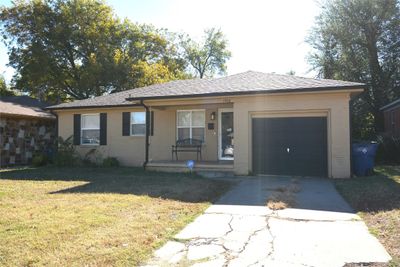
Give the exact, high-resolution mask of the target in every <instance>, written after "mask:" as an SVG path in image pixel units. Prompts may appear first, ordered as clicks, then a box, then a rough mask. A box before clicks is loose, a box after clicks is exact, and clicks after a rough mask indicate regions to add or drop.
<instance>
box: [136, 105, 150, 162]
mask: <svg viewBox="0 0 400 267" xmlns="http://www.w3.org/2000/svg"><path fill="white" fill-rule="evenodd" d="M139 105H140V106H142V107H144V109H145V110H146V141H145V146H144V147H145V153H144V162H143V168H144V169H146V166H147V163H148V162H149V146H150V143H149V136H150V111H149V107H148V106H147V105H146V104H145V103H144V101H143V99H141V100H140V104H139Z"/></svg>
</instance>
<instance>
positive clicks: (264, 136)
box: [252, 117, 328, 177]
mask: <svg viewBox="0 0 400 267" xmlns="http://www.w3.org/2000/svg"><path fill="white" fill-rule="evenodd" d="M327 147H328V145H327V119H326V117H292V118H291V117H284V118H253V119H252V151H253V155H252V157H253V172H254V173H256V174H273V175H296V176H321V177H326V176H328V171H327V168H328V164H327Z"/></svg>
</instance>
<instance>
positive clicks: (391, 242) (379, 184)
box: [335, 166, 400, 266]
mask: <svg viewBox="0 0 400 267" xmlns="http://www.w3.org/2000/svg"><path fill="white" fill-rule="evenodd" d="M375 170H376V171H377V175H375V176H371V177H360V178H353V179H347V180H335V184H336V188H337V189H338V191H339V192H340V193H341V194H342V195H343V197H344V198H345V199H346V200H347V201H348V202H349V203H350V205H351V206H352V207H353V208H354V209H355V210H356V211H358V212H359V215H360V216H361V217H362V218H363V220H364V221H365V223H366V224H367V226H368V227H369V230H370V232H371V233H373V234H374V235H375V236H376V237H377V238H378V239H379V241H380V242H381V243H382V244H383V245H384V247H385V248H386V250H387V251H388V253H389V254H390V255H391V256H392V258H393V260H392V262H391V263H389V264H381V265H373V266H400V242H399V240H400V168H399V166H383V167H378V168H376V169H375ZM354 266H356V265H354Z"/></svg>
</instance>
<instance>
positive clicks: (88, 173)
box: [0, 167, 231, 203]
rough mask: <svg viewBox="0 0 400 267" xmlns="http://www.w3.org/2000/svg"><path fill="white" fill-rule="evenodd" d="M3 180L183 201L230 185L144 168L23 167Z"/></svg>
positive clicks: (210, 197)
mask: <svg viewBox="0 0 400 267" xmlns="http://www.w3.org/2000/svg"><path fill="white" fill-rule="evenodd" d="M0 179H9V180H33V181H83V182H88V183H84V184H82V185H78V186H74V187H71V188H66V189H62V190H59V191H54V192H50V194H68V193H100V194H101V193H116V194H132V195H140V196H141V195H146V196H150V197H155V198H163V199H172V200H179V201H184V202H193V203H197V202H206V201H211V202H213V201H215V200H216V199H217V198H218V197H219V196H220V195H221V194H222V193H223V192H226V191H227V190H228V189H229V187H230V185H231V184H230V183H228V182H225V181H213V180H208V179H202V178H200V177H198V176H196V175H194V174H188V173H186V174H185V173H162V172H151V171H144V170H143V169H142V168H123V167H119V168H56V167H42V168H21V169H15V170H5V171H4V170H3V171H2V172H0Z"/></svg>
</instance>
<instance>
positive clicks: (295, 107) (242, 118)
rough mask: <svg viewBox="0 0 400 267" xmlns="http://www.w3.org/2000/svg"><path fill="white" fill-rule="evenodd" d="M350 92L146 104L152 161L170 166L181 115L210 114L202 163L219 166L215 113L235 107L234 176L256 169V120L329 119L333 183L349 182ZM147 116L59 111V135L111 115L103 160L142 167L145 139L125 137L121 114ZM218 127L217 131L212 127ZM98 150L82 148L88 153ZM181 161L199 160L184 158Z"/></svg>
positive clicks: (184, 155)
mask: <svg viewBox="0 0 400 267" xmlns="http://www.w3.org/2000/svg"><path fill="white" fill-rule="evenodd" d="M350 93H351V92H350V91H349V92H344V91H341V92H339V91H336V92H323V93H322V92H319V93H318V92H314V93H299V94H293V93H292V94H273V95H272V94H271V95H264V96H260V95H257V96H232V97H213V98H202V99H181V100H159V101H147V102H146V103H147V105H148V106H151V109H152V110H153V111H154V136H151V137H150V150H149V159H150V160H153V161H160V160H170V159H171V145H172V144H174V142H175V139H176V110H184V109H205V110H206V129H205V132H206V136H205V146H204V149H203V160H209V161H215V160H218V149H217V146H218V119H216V120H214V121H210V114H211V112H216V114H218V108H228V107H233V111H234V133H235V141H234V142H235V160H234V171H235V173H236V174H239V175H243V174H244V175H247V174H249V173H250V172H251V169H252V159H251V157H252V156H251V154H252V151H251V147H252V146H251V142H252V140H251V128H252V125H251V118H252V117H255V116H258V117H268V116H269V117H271V116H285V117H293V116H326V117H327V124H328V126H327V127H328V129H327V132H328V175H329V177H333V178H346V177H350V127H349V99H350ZM135 110H143V109H140V108H139V109H138V108H110V109H96V110H74V111H72V110H64V111H58V112H57V113H58V116H59V135H60V136H62V137H64V138H66V137H69V136H71V135H72V133H73V114H76V113H80V114H85V113H100V112H106V113H107V114H108V120H107V145H106V146H99V147H98V149H99V151H101V153H102V154H103V156H112V157H117V158H118V159H119V160H120V162H121V163H122V164H123V165H128V166H141V165H142V164H143V161H144V151H145V144H144V143H145V137H134V136H122V112H129V111H135ZM210 122H212V123H214V126H215V127H214V130H208V129H207V124H208V123H210ZM92 148H93V146H78V151H79V152H80V153H82V154H84V153H86V152H87V151H89V150H90V149H92ZM179 156H180V159H188V158H193V157H194V156H195V154H191V153H180V154H179Z"/></svg>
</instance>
